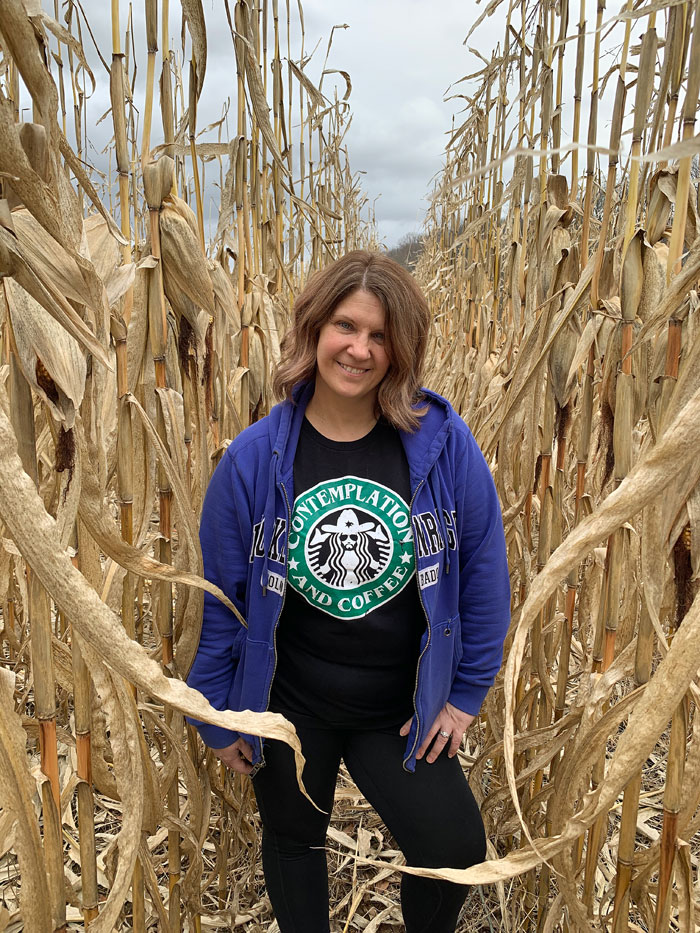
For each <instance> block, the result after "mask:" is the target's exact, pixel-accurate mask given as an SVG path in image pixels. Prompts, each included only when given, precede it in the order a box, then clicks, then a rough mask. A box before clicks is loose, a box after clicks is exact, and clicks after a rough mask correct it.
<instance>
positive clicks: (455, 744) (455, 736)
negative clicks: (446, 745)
mask: <svg viewBox="0 0 700 933" xmlns="http://www.w3.org/2000/svg"><path fill="white" fill-rule="evenodd" d="M461 744H462V735H461V734H460V733H459V732H457V731H456V730H455V731H454V732H453V733H452V737H451V739H450V750H449V752H448V753H447V754H448V757H450V758H454V756H455V755H456V754H457V752H458V751H459V747H460V745H461Z"/></svg>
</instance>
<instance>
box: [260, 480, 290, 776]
mask: <svg viewBox="0 0 700 933" xmlns="http://www.w3.org/2000/svg"><path fill="white" fill-rule="evenodd" d="M280 486H281V487H282V492H283V493H284V501H285V503H286V505H287V542H289V530H290V528H291V524H292V511H291V509H290V508H289V496H288V495H287V490H286V489H285V486H284V483H280ZM285 547H286V549H287V555H288V554H289V545H288V543H287V544H285ZM285 567H286V562H285ZM286 599H287V581H286V580H285V584H284V593H283V594H282V603H281V604H280V611H279V612H278V613H277V618H276V619H275V627H274V629H273V630H272V650H273V653H274V656H275V663H274V666H273V668H272V677H270V685H269V687H268V688H267V703H266V704H265V710H266V711H267V710H269V709H270V697H271V695H272V684H273V683H274V680H275V674H276V673H277V626H278V625H279V621H280V619H281V617H282V612H283V610H284V603H285V601H286ZM264 767H265V755H264V753H263V744H262V738H261V739H260V761H259V762H258V764H257V765H255V766H254V768H253V770H252V771H251V773H250V777H255V775H256V774H257V773H258V771H259V770H260V769H261V768H264Z"/></svg>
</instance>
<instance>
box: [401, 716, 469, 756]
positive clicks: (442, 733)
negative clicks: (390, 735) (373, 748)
mask: <svg viewBox="0 0 700 933" xmlns="http://www.w3.org/2000/svg"><path fill="white" fill-rule="evenodd" d="M475 719H476V716H472V715H471V714H470V713H465V712H464V711H463V710H461V709H457V707H456V706H453V705H452V704H451V703H445V705H444V706H443V708H442V709H441V710H440V712H439V713H438V716H437V719H436V720H435V722H434V723H433V724H432V726H431V727H430V729H429V730H428V733H427V735H426V737H425V739H424V741H423V744H422V745H421V747H420V748H419V749H418V752H417V753H416V758H422V757H423V755H425V752H426V750H427V749H428V748H429V746H430V743H431V742H432V741H433V739H435V741H434V742H433V747H432V748H431V749H430V752H429V754H428V757H427V758H426V759H425V760H426V761H427V762H428V764H432V763H433V762H434V761H435V760H436V759H437V757H438V755H439V754H440V753H441V752H442V751H443V749H445V748H448V749H449V750H448V752H447V755H448V757H449V758H454V756H455V755H456V754H457V752H458V750H459V746H460V745H461V744H462V739H463V738H464V733H465V732H466V731H467V729H468V728H469V726H471V724H472V723H473V722H474V720H475ZM412 722H413V717H411V719H409V720H408V722H405V723H404V724H403V726H401V730H400V732H401V735H408V733H409V730H410V728H411V723H412Z"/></svg>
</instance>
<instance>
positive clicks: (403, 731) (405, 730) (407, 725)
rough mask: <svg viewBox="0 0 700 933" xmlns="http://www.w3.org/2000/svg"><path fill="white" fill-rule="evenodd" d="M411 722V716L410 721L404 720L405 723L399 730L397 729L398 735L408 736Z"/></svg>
mask: <svg viewBox="0 0 700 933" xmlns="http://www.w3.org/2000/svg"><path fill="white" fill-rule="evenodd" d="M412 722H413V716H411V718H410V719H408V720H406V722H405V723H404V724H403V725H402V726H401V728H400V729H399V735H408V733H409V732H410V731H411V723H412Z"/></svg>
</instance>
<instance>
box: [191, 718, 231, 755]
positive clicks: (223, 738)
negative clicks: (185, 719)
mask: <svg viewBox="0 0 700 933" xmlns="http://www.w3.org/2000/svg"><path fill="white" fill-rule="evenodd" d="M189 721H190V722H192V725H193V726H195V727H196V728H197V731H198V732H199V734H200V735H201V737H202V741H203V742H204V744H205V745H207V746H209V748H227V747H228V746H229V745H233V743H234V742H235V741H236V739H238V738H239V734H238V732H231V730H230V729H223V728H222V727H221V726H213V725H211V723H207V722H198V721H197V720H189Z"/></svg>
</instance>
